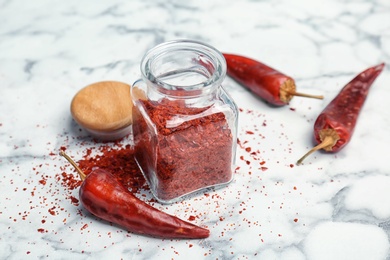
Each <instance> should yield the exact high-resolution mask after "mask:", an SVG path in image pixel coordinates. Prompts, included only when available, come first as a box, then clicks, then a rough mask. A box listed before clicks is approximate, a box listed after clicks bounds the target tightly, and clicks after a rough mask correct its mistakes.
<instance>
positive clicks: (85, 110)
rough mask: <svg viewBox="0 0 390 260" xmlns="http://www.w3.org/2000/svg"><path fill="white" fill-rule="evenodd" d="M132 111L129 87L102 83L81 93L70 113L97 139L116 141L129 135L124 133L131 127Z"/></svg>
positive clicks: (85, 88) (108, 82)
mask: <svg viewBox="0 0 390 260" xmlns="http://www.w3.org/2000/svg"><path fill="white" fill-rule="evenodd" d="M132 108H133V103H132V100H131V96H130V85H128V84H125V83H121V82H117V81H103V82H97V83H94V84H91V85H88V86H86V87H84V88H83V89H81V90H80V91H79V92H78V93H77V94H76V95H75V96H74V98H73V100H72V103H71V108H70V110H71V114H72V116H73V118H74V120H75V121H76V122H77V123H78V124H79V125H80V126H82V127H83V128H85V129H86V130H87V131H88V132H90V133H91V134H92V135H94V137H97V138H99V139H104V140H113V139H118V138H121V137H123V136H125V135H126V134H128V131H124V130H123V129H125V128H128V127H129V126H130V125H131V124H132ZM119 133H120V134H119ZM118 134H119V135H118Z"/></svg>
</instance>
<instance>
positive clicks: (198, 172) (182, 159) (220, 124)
mask: <svg viewBox="0 0 390 260" xmlns="http://www.w3.org/2000/svg"><path fill="white" fill-rule="evenodd" d="M139 102H140V105H139V106H138V107H137V108H135V109H134V110H133V120H134V123H133V133H134V142H135V158H136V161H137V163H138V164H139V166H140V168H141V170H142V172H143V173H144V175H145V177H146V179H148V180H149V185H150V188H151V190H152V192H153V193H154V195H155V197H156V198H157V199H158V200H160V201H162V202H167V201H170V200H172V199H175V198H178V197H181V196H183V195H186V194H188V193H191V192H193V191H196V190H199V189H202V188H206V187H211V186H215V185H219V184H226V183H228V182H230V181H231V180H232V176H233V175H232V161H233V152H234V151H233V148H232V147H234V146H233V140H234V138H233V134H232V131H231V129H230V127H229V125H228V121H227V119H226V117H225V114H224V113H223V112H221V111H218V109H215V107H213V106H209V107H203V108H196V107H188V106H186V105H185V104H183V102H181V101H180V100H175V101H172V100H167V99H163V100H162V101H150V100H139ZM140 110H142V111H143V112H144V113H146V114H147V115H148V117H147V118H148V119H150V120H151V121H152V122H153V123H154V125H153V127H154V128H155V129H150V127H151V125H150V124H148V122H147V120H145V117H144V116H142V115H141V112H140ZM234 141H235V140H234Z"/></svg>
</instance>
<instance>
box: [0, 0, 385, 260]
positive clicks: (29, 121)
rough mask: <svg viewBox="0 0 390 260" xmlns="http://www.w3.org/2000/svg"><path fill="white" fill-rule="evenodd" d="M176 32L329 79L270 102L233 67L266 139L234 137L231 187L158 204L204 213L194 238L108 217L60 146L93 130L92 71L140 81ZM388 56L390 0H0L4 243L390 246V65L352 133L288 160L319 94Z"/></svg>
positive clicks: (175, 249) (93, 250)
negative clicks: (82, 112) (76, 115)
mask: <svg viewBox="0 0 390 260" xmlns="http://www.w3.org/2000/svg"><path fill="white" fill-rule="evenodd" d="M179 38H187V39H195V40H201V41H204V42H207V43H209V44H211V45H213V46H215V47H216V48H218V49H220V50H221V51H224V52H231V53H237V54H243V55H247V56H250V57H252V58H256V59H258V60H261V61H263V62H265V63H267V64H269V65H271V66H273V67H275V68H278V69H279V70H281V71H283V72H285V73H286V74H289V75H291V76H292V77H294V78H295V79H296V82H297V85H298V89H299V90H300V91H302V92H310V93H313V94H323V95H325V99H324V100H322V101H319V100H310V99H304V98H298V97H296V98H294V99H293V100H292V102H291V103H290V105H289V106H285V107H281V108H272V107H269V106H268V105H266V104H265V103H264V102H262V101H261V100H259V99H257V98H255V97H254V96H253V95H252V94H250V93H249V92H247V91H246V90H244V89H243V88H242V87H241V86H239V85H237V84H236V83H235V82H233V81H232V80H231V79H229V78H227V79H226V80H225V82H224V86H225V87H226V89H227V90H228V92H229V93H230V94H231V95H232V96H233V98H234V100H235V101H236V103H237V104H238V106H239V107H240V108H241V109H242V112H241V114H240V125H239V138H240V140H241V142H242V143H245V145H244V148H245V147H251V148H252V151H259V153H256V155H250V153H248V152H247V151H246V150H245V149H244V148H239V149H238V160H237V166H239V167H240V169H239V170H238V172H237V174H236V175H235V180H234V182H232V183H231V185H229V187H227V188H225V189H221V190H217V191H214V192H211V193H209V196H199V197H194V198H190V199H188V200H186V201H184V202H180V203H177V204H174V205H164V206H163V205H160V204H157V203H156V204H154V206H155V207H158V208H160V209H161V210H164V211H165V212H168V213H171V214H175V215H176V216H178V217H180V218H182V219H188V218H189V217H190V216H191V215H196V216H198V217H197V218H196V219H195V220H194V221H192V222H193V223H195V224H198V225H202V226H207V227H208V228H209V229H210V231H211V236H210V238H208V239H204V240H200V241H198V240H161V239H155V238H150V237H144V236H139V235H135V234H130V233H127V232H125V231H123V230H122V229H120V228H118V227H117V226H111V225H107V224H106V223H104V222H101V221H98V220H97V219H95V218H94V217H92V216H91V215H88V214H86V212H85V210H84V209H83V208H82V207H81V206H75V205H74V204H72V203H71V201H70V200H69V196H77V190H73V191H69V190H66V189H65V188H64V186H63V185H62V184H61V183H60V182H58V181H57V178H56V176H57V177H58V175H59V174H61V173H62V172H63V171H65V172H67V173H73V171H72V169H71V167H69V165H68V164H67V163H66V162H65V161H64V160H63V159H62V158H60V157H59V156H58V155H57V154H58V150H59V148H60V147H61V146H64V147H67V149H68V151H69V152H70V153H71V154H72V156H74V157H75V159H81V157H82V155H83V154H84V153H85V149H86V146H89V145H95V146H98V144H92V143H91V140H90V139H89V138H88V136H87V134H86V133H85V132H84V131H79V127H78V126H77V125H76V124H75V123H74V122H73V121H72V119H71V116H70V112H69V105H70V101H71V99H72V97H73V95H74V94H75V93H76V92H77V91H78V90H79V89H80V88H82V87H83V86H85V85H88V84H90V83H93V82H96V81H101V80H118V81H123V82H127V83H133V82H134V81H135V80H137V79H138V78H139V75H140V73H139V62H140V59H141V57H142V56H143V54H144V53H145V52H146V51H147V50H148V49H150V48H152V47H153V46H155V45H156V44H158V43H161V42H163V41H167V40H173V39H179ZM380 62H386V63H387V64H390V2H389V1H388V0H376V1H369V0H361V1H352V0H351V1H338V0H329V1H319V0H314V1H312V0H297V1H289V0H278V1H250V0H245V1H232V0H223V1H222V0H218V1H179V0H177V1H175V0H172V1H166V0H161V1H152V0H149V1H140V0H138V1H115V0H114V1H108V0H106V1H89V0H87V1H76V0H69V1H45V0H37V1H22V0H0V111H1V114H0V174H1V175H0V188H1V195H0V259H36V258H48V259H70V258H71V259H103V258H110V259H190V258H191V259H390V253H389V252H390V251H389V236H390V203H389V200H390V199H389V198H390V160H389V151H388V148H389V144H390V135H389V132H390V120H389V118H390V103H389V100H390V86H389V82H390V70H389V67H388V66H387V67H386V68H385V70H384V72H383V73H382V74H381V75H380V77H379V78H378V79H377V81H376V82H375V83H374V84H375V85H374V86H373V88H372V90H371V92H370V95H369V97H368V99H367V102H366V104H365V106H364V110H363V112H362V114H361V116H360V118H359V122H358V125H357V128H356V131H355V134H354V136H353V139H352V141H351V143H350V144H349V145H348V146H347V147H346V148H345V149H344V150H342V151H340V152H339V153H337V154H325V153H321V152H319V153H316V154H315V155H313V156H311V157H309V158H308V159H307V160H306V162H305V163H304V165H301V166H294V163H295V161H296V160H297V159H298V158H299V157H300V156H301V155H302V154H304V153H305V152H306V151H307V150H308V149H309V148H310V147H312V145H313V140H312V125H313V123H314V120H315V118H316V116H317V115H318V114H319V113H320V112H321V110H322V109H323V108H324V106H325V105H326V104H327V103H328V102H329V101H330V100H331V99H332V98H333V97H334V96H335V95H336V94H337V92H338V91H339V90H340V88H341V87H342V86H344V85H345V84H346V83H347V82H348V81H349V80H350V79H352V77H354V76H355V75H356V74H357V73H359V72H360V71H362V70H364V69H365V68H367V67H369V66H373V65H376V64H378V63H380ZM263 123H264V124H263ZM247 131H253V132H254V134H253V135H250V134H248V133H247ZM241 156H242V158H243V159H240V157H241ZM260 162H264V163H263V164H260ZM42 179H45V180H46V184H45V185H44V184H43V183H42V182H40V181H41V180H42ZM50 212H52V213H53V214H52V213H50ZM40 230H41V232H39V231H40Z"/></svg>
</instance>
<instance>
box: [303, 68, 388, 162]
mask: <svg viewBox="0 0 390 260" xmlns="http://www.w3.org/2000/svg"><path fill="white" fill-rule="evenodd" d="M384 66H385V64H384V63H382V64H379V65H377V66H374V67H371V68H368V69H366V70H365V71H363V72H361V73H360V74H358V75H357V76H356V77H355V78H354V79H352V80H351V81H350V82H349V83H348V84H347V85H346V86H345V87H344V88H343V89H342V90H341V91H340V93H339V94H338V95H337V96H336V97H335V98H334V99H333V100H332V101H331V102H330V103H329V104H328V105H327V106H326V107H325V109H324V110H323V111H322V112H321V114H320V115H319V116H318V118H317V119H316V121H315V123H314V138H315V140H316V141H317V143H319V144H318V145H317V146H316V147H314V148H313V149H311V150H310V151H309V152H307V153H306V154H305V155H304V156H303V157H302V158H301V159H299V160H298V161H297V164H298V165H299V164H301V163H302V161H303V160H304V159H305V158H306V157H307V156H309V155H310V154H311V153H313V152H315V151H317V150H320V149H324V150H325V151H327V152H337V151H339V150H341V149H342V148H343V147H344V146H345V145H346V144H347V143H348V142H349V141H350V139H351V137H352V134H353V131H354V128H355V125H356V121H357V119H358V116H359V114H360V111H361V108H362V107H363V104H364V102H365V100H366V97H367V95H368V91H369V89H370V87H371V85H372V83H373V82H374V80H375V79H376V78H377V77H378V75H379V74H380V73H381V72H382V70H383V68H384Z"/></svg>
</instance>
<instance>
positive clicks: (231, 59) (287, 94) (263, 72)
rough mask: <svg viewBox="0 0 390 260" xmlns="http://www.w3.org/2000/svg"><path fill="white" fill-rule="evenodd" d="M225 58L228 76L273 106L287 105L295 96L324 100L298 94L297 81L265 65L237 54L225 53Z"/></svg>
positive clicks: (321, 97)
mask: <svg viewBox="0 0 390 260" xmlns="http://www.w3.org/2000/svg"><path fill="white" fill-rule="evenodd" d="M223 56H224V57H225V59H226V63H227V74H228V75H229V76H230V77H231V78H233V79H234V80H235V81H237V82H238V83H240V84H241V85H243V86H244V87H247V88H248V89H249V90H251V91H252V92H254V93H255V94H256V95H257V96H259V97H260V98H262V99H264V100H265V101H267V102H268V103H270V104H272V105H275V106H283V105H286V104H288V103H289V102H290V100H291V99H292V98H293V97H294V96H301V97H310V98H317V99H323V96H317V95H309V94H303V93H298V92H296V85H295V81H294V80H293V79H292V78H291V77H289V76H287V75H285V74H283V73H281V72H279V71H277V70H275V69H273V68H271V67H269V66H267V65H265V64H264V63H261V62H259V61H257V60H253V59H250V58H247V57H244V56H240V55H235V54H226V53H224V54H223Z"/></svg>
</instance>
